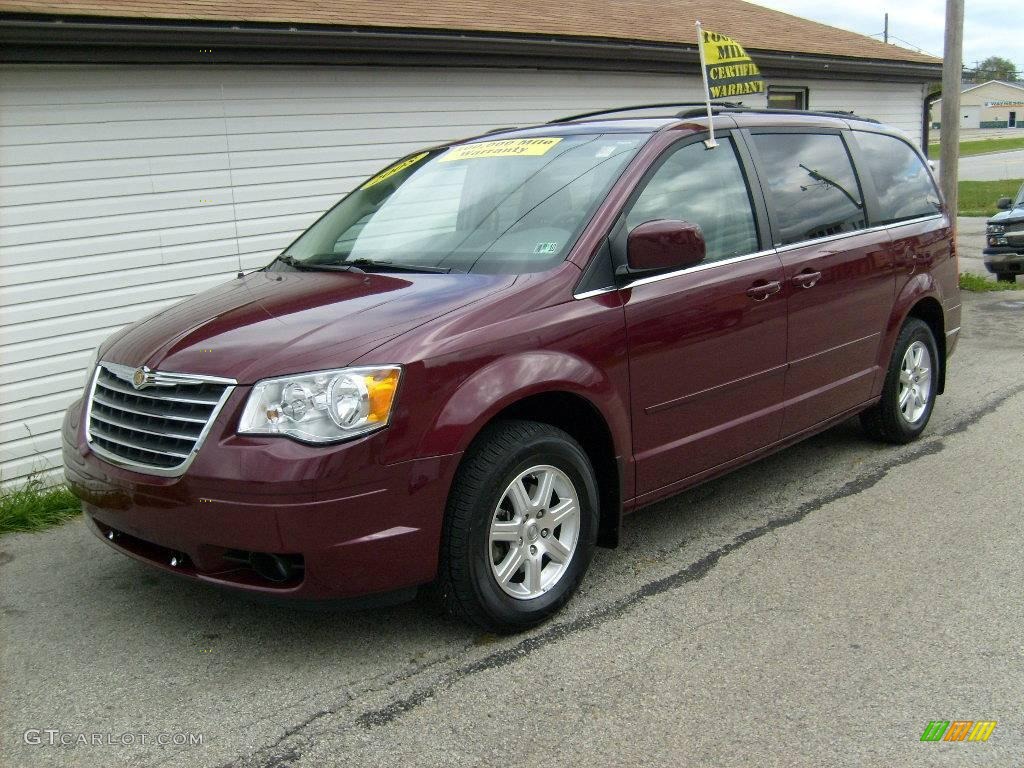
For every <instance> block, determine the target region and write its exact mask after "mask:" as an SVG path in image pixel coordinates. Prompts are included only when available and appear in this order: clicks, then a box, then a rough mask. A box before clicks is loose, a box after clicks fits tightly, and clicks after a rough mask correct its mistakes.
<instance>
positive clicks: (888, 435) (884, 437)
mask: <svg viewBox="0 0 1024 768" xmlns="http://www.w3.org/2000/svg"><path fill="white" fill-rule="evenodd" d="M941 365H942V361H941V360H940V359H939V353H938V348H937V346H936V344H935V336H934V335H933V334H932V329H931V328H930V327H929V326H928V324H927V323H925V322H924V321H922V320H918V319H917V318H916V317H912V318H909V319H908V320H907V322H905V323H904V324H903V328H902V329H901V330H900V335H899V337H898V338H897V339H896V346H895V347H894V348H893V350H892V357H891V358H890V360H889V369H888V371H887V373H886V376H885V384H884V385H883V386H882V399H881V400H879V401H878V403H877V404H875V405H874V406H872V407H871V408H869V409H868V410H866V411H864V412H863V413H861V415H860V422H861V425H862V426H863V427H864V430H865V431H866V432H867V433H868V434H869V435H870V436H871V437H873V438H875V439H876V440H881V441H883V442H887V443H896V444H903V443H909V442H912V441H914V440H916V439H917V438H918V437H920V436H921V433H922V432H924V428H925V427H926V426H927V425H928V420H929V419H930V418H931V415H932V408H933V407H934V405H935V397H936V395H937V393H938V385H939V370H940V368H939V366H941Z"/></svg>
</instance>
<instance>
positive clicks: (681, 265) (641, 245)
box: [626, 219, 707, 273]
mask: <svg viewBox="0 0 1024 768" xmlns="http://www.w3.org/2000/svg"><path fill="white" fill-rule="evenodd" d="M706 254H707V249H706V246H705V244H704V233H703V232H702V231H701V229H700V227H699V226H698V225H696V224H691V223H690V222H688V221H675V220H673V219H658V220H656V221H646V222H644V223H643V224H641V225H640V226H638V227H634V228H633V231H632V232H630V233H629V238H628V239H627V240H626V261H627V263H628V265H629V272H631V273H632V272H651V271H654V270H661V269H685V268H686V267H692V266H694V265H695V264H700V262H702V261H704V256H705V255H706Z"/></svg>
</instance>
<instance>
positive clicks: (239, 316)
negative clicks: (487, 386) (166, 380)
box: [102, 272, 515, 384]
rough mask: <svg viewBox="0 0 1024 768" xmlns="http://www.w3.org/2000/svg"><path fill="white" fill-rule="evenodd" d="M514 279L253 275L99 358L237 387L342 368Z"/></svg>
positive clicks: (149, 325) (153, 322)
mask: <svg viewBox="0 0 1024 768" xmlns="http://www.w3.org/2000/svg"><path fill="white" fill-rule="evenodd" d="M514 282H515V276H514V275H472V274H471V275H467V274H418V273H400V274H395V273H390V274H379V273H378V274H369V273H367V274H362V273H358V272H256V273H253V274H251V275H247V276H245V277H243V278H239V279H236V280H232V281H231V282H229V283H225V284H223V285H220V286H217V287H216V288H213V289H211V290H209V291H206V292H204V293H200V294H198V295H196V296H193V297H192V298H190V299H186V300H184V301H182V302H179V303H178V304H175V305H174V306H172V307H169V308H168V309H165V310H163V311H162V312H159V313H157V314H156V315H153V316H152V317H149V318H147V319H145V320H142V321H140V322H139V323H137V324H136V325H134V326H130V327H129V328H128V329H127V330H126V331H125V332H124V333H123V334H121V335H119V336H115V337H114V338H113V340H112V342H111V343H110V344H109V346H108V348H106V349H104V350H103V351H102V358H103V360H105V361H108V362H114V363H121V364H123V365H128V366H132V367H135V366H141V365H148V366H149V367H150V368H152V369H153V370H158V371H168V372H174V373H194V374H205V375H211V376H223V377H227V378H233V379H236V380H237V381H238V383H239V384H252V383H253V382H255V381H257V380H258V379H262V378H267V377H269V376H277V375H286V374H289V373H300V372H303V371H316V370H323V369H327V368H340V367H343V366H346V365H349V364H351V363H352V362H353V361H354V360H356V359H357V358H359V357H360V356H362V355H364V354H366V353H367V352H369V351H370V350H372V349H374V348H375V347H377V346H379V345H381V344H383V343H384V342H386V341H388V340H390V339H393V338H395V337H396V336H399V335H401V334H403V333H405V332H406V331H409V330H411V329H412V328H416V327H417V326H419V325H422V324H423V323H425V322H427V321H428V320H432V319H434V318H436V317H440V316H441V315H444V314H447V313H449V312H452V311H454V310H456V309H458V308H460V307H464V306H467V305H469V304H472V303H473V302H476V301H479V300H480V299H481V298H483V297H485V296H487V295H489V294H492V293H495V292H497V291H500V290H503V289H505V288H507V287H509V286H510V285H512V283H514ZM380 362H392V363H401V362H404V361H402V360H388V361H380Z"/></svg>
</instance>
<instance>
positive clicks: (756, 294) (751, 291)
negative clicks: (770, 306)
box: [747, 280, 782, 301]
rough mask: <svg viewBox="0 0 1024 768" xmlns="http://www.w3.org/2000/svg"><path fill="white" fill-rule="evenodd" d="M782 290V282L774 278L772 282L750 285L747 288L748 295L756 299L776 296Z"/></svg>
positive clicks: (760, 299) (761, 299)
mask: <svg viewBox="0 0 1024 768" xmlns="http://www.w3.org/2000/svg"><path fill="white" fill-rule="evenodd" d="M781 290H782V283H780V282H779V281H778V280H772V281H771V282H770V283H761V284H760V285H752V286H750V287H749V288H747V296H749V297H750V298H752V299H753V300H754V301H764V300H765V299H767V298H768V297H769V296H774V295H775V294H776V293H778V292H779V291H781Z"/></svg>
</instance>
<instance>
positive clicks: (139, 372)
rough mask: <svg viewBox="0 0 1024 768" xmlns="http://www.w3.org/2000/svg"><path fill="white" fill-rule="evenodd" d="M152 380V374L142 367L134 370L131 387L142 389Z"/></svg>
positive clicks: (145, 367)
mask: <svg viewBox="0 0 1024 768" xmlns="http://www.w3.org/2000/svg"><path fill="white" fill-rule="evenodd" d="M154 379H155V377H154V376H153V372H152V371H151V370H150V369H149V368H148V367H147V366H145V365H144V366H142V367H141V368H136V369H135V373H133V374H132V386H133V387H135V388H136V389H142V388H143V387H148V386H149V385H150V384H152V383H153V380H154Z"/></svg>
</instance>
